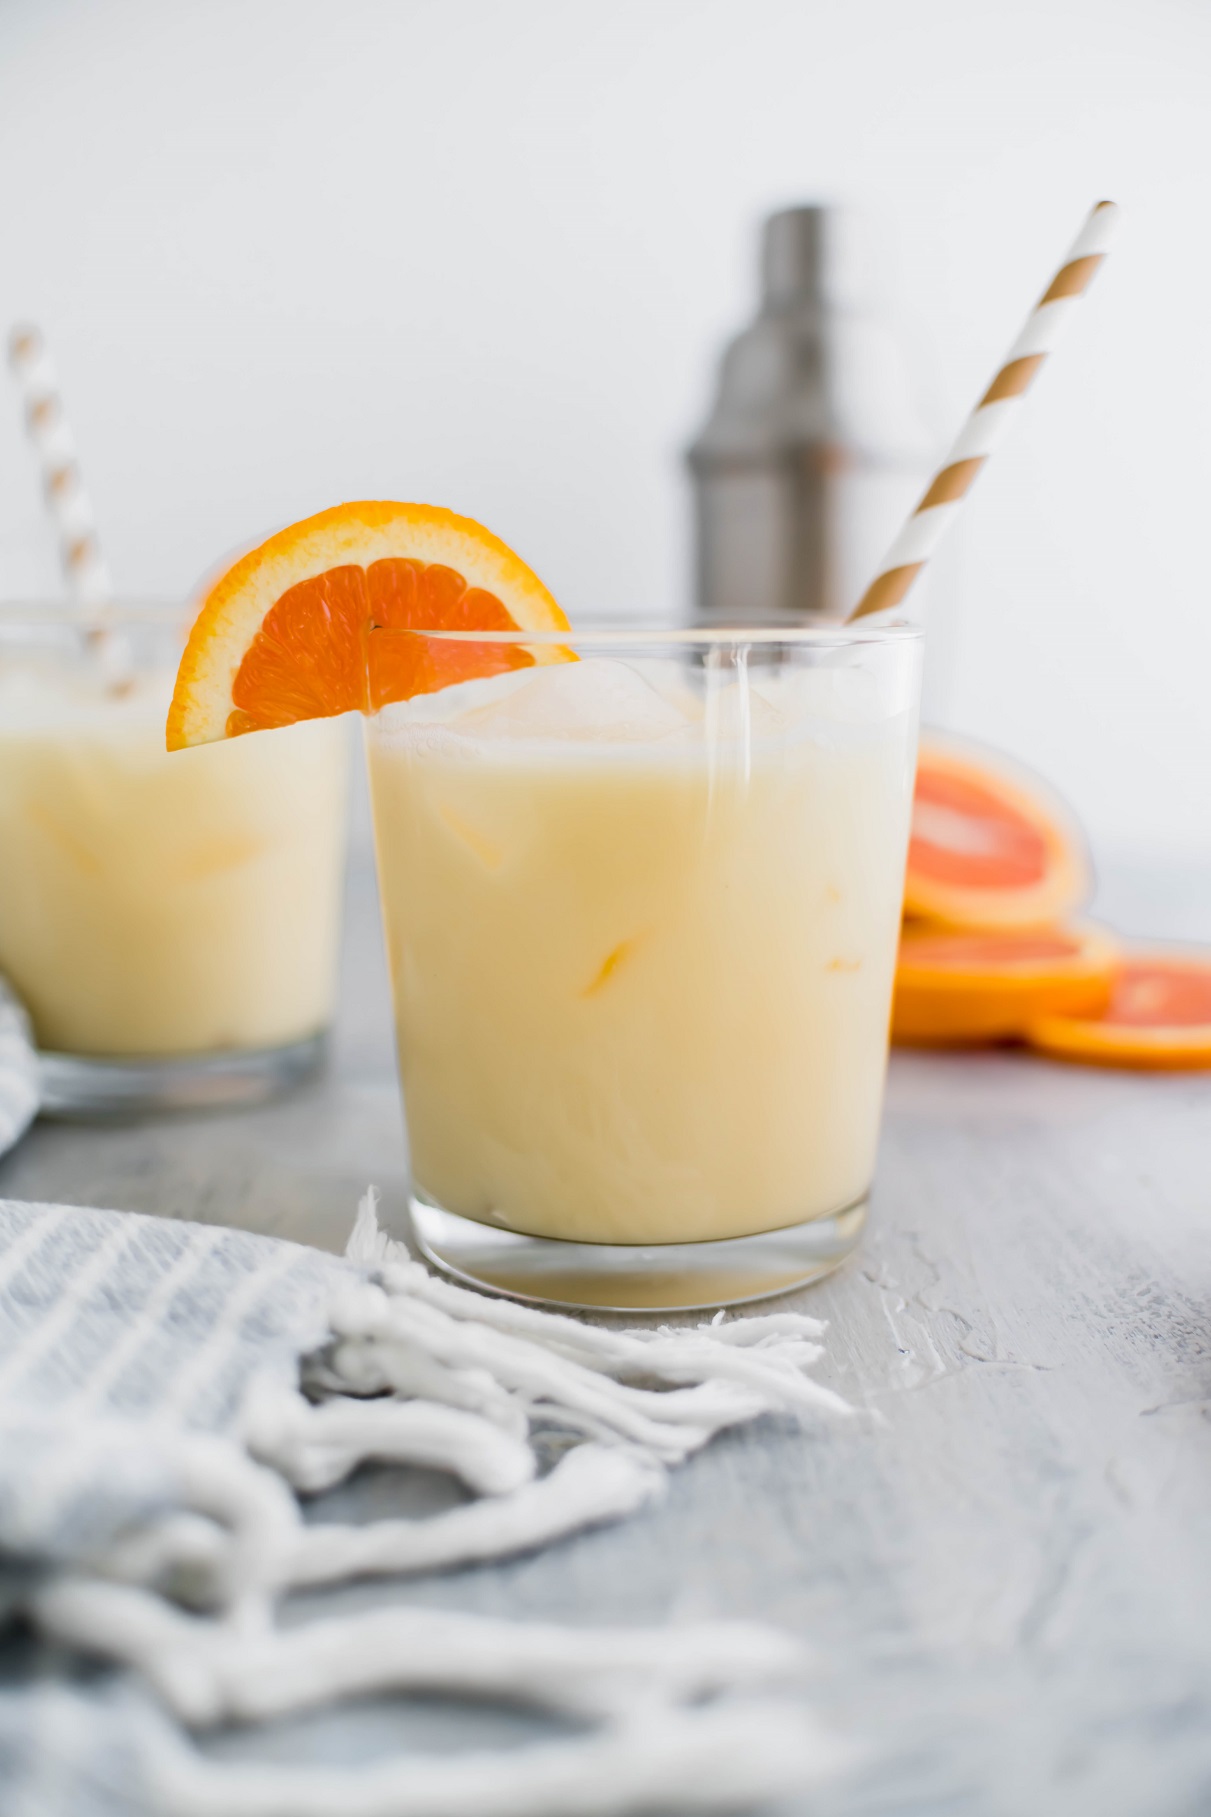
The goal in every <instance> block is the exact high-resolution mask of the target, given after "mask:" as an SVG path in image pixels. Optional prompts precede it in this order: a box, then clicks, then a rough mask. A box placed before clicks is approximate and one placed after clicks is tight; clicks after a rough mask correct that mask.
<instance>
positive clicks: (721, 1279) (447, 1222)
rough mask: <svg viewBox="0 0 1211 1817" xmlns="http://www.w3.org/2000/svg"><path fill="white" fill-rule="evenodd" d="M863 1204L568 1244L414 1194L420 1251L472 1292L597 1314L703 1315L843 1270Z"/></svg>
mask: <svg viewBox="0 0 1211 1817" xmlns="http://www.w3.org/2000/svg"><path fill="white" fill-rule="evenodd" d="M866 1206H867V1200H866V1198H865V1197H863V1198H861V1199H859V1200H857V1201H856V1203H854V1204H853V1205H847V1206H845V1208H844V1209H843V1210H841V1211H837V1212H834V1213H833V1214H832V1216H831V1217H826V1218H813V1219H812V1220H811V1222H810V1223H807V1224H792V1225H790V1226H789V1227H788V1228H787V1229H785V1230H769V1231H763V1232H762V1233H761V1234H760V1235H759V1236H751V1237H729V1238H727V1239H725V1240H723V1241H720V1242H711V1243H661V1244H656V1245H654V1246H653V1247H651V1248H639V1247H632V1246H631V1245H629V1244H623V1243H618V1244H615V1243H562V1242H557V1241H556V1240H555V1239H554V1238H551V1237H528V1236H521V1235H519V1234H518V1233H517V1232H516V1231H512V1230H500V1229H498V1228H497V1227H496V1226H495V1225H492V1224H478V1223H476V1222H474V1221H473V1220H472V1219H471V1218H462V1217H458V1216H456V1215H455V1214H454V1213H453V1212H450V1211H443V1209H442V1208H441V1206H440V1205H435V1204H433V1203H432V1202H431V1201H430V1200H427V1199H425V1198H424V1197H423V1196H421V1195H419V1194H416V1193H414V1194H413V1196H412V1199H411V1202H410V1210H411V1218H412V1229H413V1232H414V1234H415V1236H416V1241H417V1244H418V1246H419V1248H420V1249H421V1251H422V1253H423V1254H424V1255H425V1256H426V1257H427V1259H428V1260H429V1261H430V1262H433V1263H434V1264H435V1265H436V1266H437V1267H438V1268H440V1269H442V1271H443V1272H444V1273H445V1274H448V1275H452V1276H453V1277H454V1279H455V1280H458V1281H462V1282H464V1283H465V1284H466V1285H468V1286H471V1287H482V1288H486V1289H487V1290H488V1292H489V1293H500V1294H505V1295H507V1296H508V1297H509V1298H510V1299H514V1300H532V1301H534V1302H535V1303H537V1304H538V1305H542V1306H573V1307H579V1308H582V1309H583V1310H586V1311H589V1310H593V1311H598V1312H697V1311H706V1310H708V1309H710V1308H711V1307H714V1306H737V1305H740V1304H742V1303H743V1302H745V1301H747V1300H768V1299H771V1298H772V1297H773V1296H774V1295H775V1294H779V1293H790V1292H792V1291H793V1290H794V1289H795V1288H796V1287H806V1286H808V1285H809V1284H810V1283H811V1282H812V1281H818V1280H820V1279H821V1278H822V1277H823V1276H824V1275H826V1274H831V1273H832V1271H833V1269H834V1268H837V1267H839V1266H840V1264H841V1263H842V1262H843V1261H844V1260H845V1258H846V1256H847V1255H849V1253H850V1251H851V1250H853V1249H854V1248H855V1247H856V1246H857V1243H858V1239H859V1238H860V1236H861V1235H862V1228H863V1226H864V1224H865V1223H866Z"/></svg>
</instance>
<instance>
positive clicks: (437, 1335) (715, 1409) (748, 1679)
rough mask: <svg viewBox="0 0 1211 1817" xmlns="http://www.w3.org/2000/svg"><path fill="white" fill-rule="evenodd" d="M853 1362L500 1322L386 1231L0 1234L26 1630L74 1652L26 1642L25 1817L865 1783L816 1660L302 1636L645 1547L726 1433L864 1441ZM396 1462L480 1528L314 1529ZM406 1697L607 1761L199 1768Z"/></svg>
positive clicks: (11, 1227) (30, 1229)
mask: <svg viewBox="0 0 1211 1817" xmlns="http://www.w3.org/2000/svg"><path fill="white" fill-rule="evenodd" d="M821 1330H822V1328H821V1327H820V1326H819V1324H818V1322H817V1321H815V1320H812V1319H808V1318H805V1317H802V1316H801V1315H798V1314H791V1313H773V1314H765V1315H761V1316H756V1317H753V1318H749V1319H734V1320H731V1321H729V1322H727V1323H721V1322H715V1323H713V1324H711V1325H707V1326H701V1327H696V1328H689V1329H679V1330H677V1331H670V1330H667V1329H666V1330H660V1329H652V1328H648V1329H644V1330H640V1331H631V1332H625V1331H619V1330H614V1329H609V1330H607V1329H605V1328H603V1327H599V1326H590V1325H585V1324H581V1323H580V1322H578V1321H576V1320H573V1319H568V1318H562V1317H558V1316H555V1315H553V1314H549V1313H545V1312H541V1311H538V1310H536V1309H534V1308H529V1307H525V1306H520V1305H516V1304H513V1303H511V1302H508V1301H503V1300H489V1299H487V1298H485V1297H483V1296H480V1295H478V1294H474V1293H470V1292H467V1291H465V1290H464V1289H461V1288H458V1287H455V1286H453V1285H452V1284H450V1283H449V1282H445V1281H443V1280H440V1279H439V1278H437V1277H435V1276H433V1275H431V1274H430V1273H429V1272H428V1271H427V1270H426V1269H425V1268H424V1267H422V1266H421V1265H420V1264H419V1263H417V1262H415V1261H413V1260H412V1259H411V1258H410V1256H409V1255H408V1253H407V1251H406V1250H404V1249H402V1248H401V1247H400V1246H399V1245H396V1244H393V1243H390V1242H389V1241H388V1240H387V1239H385V1238H384V1237H383V1236H382V1235H381V1234H380V1233H379V1231H378V1229H377V1223H376V1219H375V1214H374V1205H373V1200H372V1198H369V1197H368V1199H367V1201H366V1202H365V1203H364V1204H363V1206H362V1208H361V1211H360V1212H359V1217H358V1222H357V1225H356V1227H355V1230H354V1235H353V1238H352V1239H351V1244H350V1253H349V1256H348V1258H347V1259H338V1258H336V1257H332V1256H326V1255H322V1254H320V1253H319V1252H317V1251H313V1250H309V1249H304V1248H301V1247H299V1246H297V1245H295V1244H291V1243H284V1242H279V1241H276V1240H274V1239H270V1238H265V1237H258V1236H254V1235H251V1234H248V1233H246V1232H241V1231H232V1230H226V1229H221V1228H217V1227H212V1226H201V1225H194V1224H187V1223H183V1222H174V1221H167V1220H162V1219H157V1218H149V1217H143V1216H136V1215H134V1214H131V1213H120V1212H110V1211H96V1210H88V1209H80V1208H69V1207H65V1206H52V1205H28V1204H22V1203H17V1202H13V1201H0V1622H3V1621H4V1620H5V1619H6V1618H7V1621H8V1629H7V1632H8V1634H9V1636H10V1637H13V1636H16V1635H17V1634H18V1633H19V1630H20V1628H21V1627H22V1626H25V1627H29V1626H32V1628H33V1630H34V1632H35V1633H36V1635H38V1636H39V1637H40V1643H39V1644H38V1645H35V1646H34V1649H33V1651H32V1652H28V1651H27V1653H26V1654H25V1655H23V1654H22V1652H21V1643H20V1642H19V1640H18V1639H17V1638H10V1643H9V1669H8V1671H7V1672H3V1673H0V1808H2V1809H3V1810H4V1811H5V1812H6V1813H10V1812H11V1813H18V1812H22V1813H28V1814H29V1817H103V1814H104V1817H153V1814H156V1813H164V1814H165V1817H212V1814H213V1817H220V1814H221V1817H275V1814H276V1817H287V1814H288V1817H348V1814H349V1813H351V1812H354V1811H356V1812H357V1813H358V1814H359V1817H438V1814H439V1813H440V1817H462V1814H463V1813H466V1817H543V1814H544V1813H547V1814H549V1817H576V1814H577V1813H580V1812H584V1813H588V1812H593V1813H595V1814H596V1817H608V1814H609V1813H618V1814H619V1817H622V1814H624V1813H627V1812H632V1811H640V1810H648V1809H667V1810H682V1809H684V1810H723V1809H732V1808H735V1807H737V1806H741V1805H745V1806H747V1805H751V1804H752V1803H753V1802H754V1801H759V1800H761V1799H763V1798H765V1797H767V1796H774V1795H778V1794H781V1793H782V1792H784V1791H786V1790H787V1789H788V1788H789V1787H792V1786H797V1785H799V1784H801V1783H802V1782H803V1780H804V1779H805V1778H807V1777H810V1776H811V1775H813V1774H817V1773H819V1772H821V1771H824V1770H826V1769H829V1768H831V1767H832V1765H834V1764H835V1759H836V1751H835V1749H834V1748H833V1747H832V1746H831V1744H830V1743H829V1742H828V1741H827V1739H825V1738H823V1737H821V1736H820V1735H819V1734H818V1733H816V1732H815V1730H814V1729H813V1728H812V1725H811V1722H810V1719H809V1716H808V1713H807V1712H806V1711H805V1709H804V1706H803V1704H802V1700H801V1697H800V1696H799V1694H798V1692H797V1690H796V1684H797V1678H798V1674H799V1672H800V1670H801V1664H802V1661H801V1656H800V1651H799V1648H798V1647H797V1645H795V1644H794V1643H793V1642H791V1641H790V1640H789V1639H788V1638H787V1637H786V1636H785V1635H782V1634H780V1633H777V1632H774V1631H771V1630H769V1629H766V1628H763V1627H758V1626H754V1625H750V1624H744V1623H716V1624H698V1625H695V1626H685V1627H672V1628H664V1629H659V1630H652V1631H634V1630H628V1629H625V1628H616V1627H612V1628H609V1629H606V1630H599V1631H589V1630H585V1629H572V1628H566V1627H559V1626H554V1625H548V1624H534V1623H513V1622H507V1621H501V1620H496V1619H491V1620H489V1619H486V1618H480V1617H473V1616H469V1615H466V1614H463V1613H458V1612H455V1611H442V1610H439V1609H433V1608H430V1607H427V1606H426V1607H407V1606H399V1605H395V1606H388V1607H377V1606H372V1607H369V1608H364V1609H361V1610H359V1612H358V1613H355V1614H348V1613H325V1612H324V1611H323V1607H322V1600H321V1602H320V1604H319V1605H318V1606H319V1613H318V1614H317V1613H314V1610H315V1609H316V1607H317V1605H316V1603H315V1602H314V1601H312V1602H311V1603H310V1604H309V1609H310V1610H311V1611H312V1614H311V1618H310V1619H309V1620H307V1621H302V1622H300V1621H298V1620H289V1619H288V1625H286V1624H281V1623H280V1619H279V1617H280V1611H281V1609H282V1605H283V1603H284V1602H285V1601H286V1599H287V1598H288V1597H289V1595H290V1592H291V1591H292V1590H294V1589H296V1588H298V1587H300V1586H312V1587H315V1586H323V1585H328V1584H337V1583H341V1582H344V1581H347V1580H349V1579H350V1578H353V1577H358V1576H368V1575H373V1574H384V1575H386V1574H390V1575H398V1574H401V1573H417V1572H422V1571H433V1570H449V1569H452V1568H456V1567H458V1566H459V1565H463V1564H466V1563H469V1562H473V1561H478V1560H482V1559H488V1558H497V1557H502V1556H504V1555H506V1554H509V1553H514V1552H518V1551H522V1550H526V1549H532V1548H534V1547H537V1546H541V1545H544V1544H547V1543H550V1542H552V1541H556V1540H559V1539H561V1538H564V1537H565V1536H567V1535H570V1534H572V1533H574V1532H576V1531H577V1530H579V1529H582V1528H585V1527H588V1526H592V1525H594V1524H597V1523H600V1522H603V1521H609V1520H616V1519H619V1518H621V1517H623V1516H625V1515H626V1514H628V1513H630V1512H632V1511H633V1510H635V1509H636V1508H638V1507H640V1506H642V1505H643V1504H645V1503H648V1502H651V1501H652V1500H653V1499H655V1498H656V1497H657V1496H659V1494H660V1493H661V1491H662V1489H663V1486H664V1483H665V1481H666V1478H667V1473H668V1470H669V1468H670V1467H672V1466H673V1465H675V1464H677V1463H678V1462H680V1461H681V1460H682V1459H684V1458H686V1457H687V1456H689V1455H690V1453H692V1452H693V1451H695V1450H696V1449H698V1448H699V1447H701V1446H702V1445H704V1444H706V1443H707V1442H708V1441H709V1440H710V1438H711V1437H712V1436H713V1435H714V1434H715V1433H716V1432H719V1431H720V1430H722V1429H723V1428H725V1427H727V1426H731V1425H735V1424H738V1423H741V1422H743V1421H746V1420H749V1419H753V1418H755V1417H757V1416H759V1415H761V1414H763V1413H782V1414H789V1415H795V1416H798V1417H800V1418H801V1419H813V1418H816V1417H819V1416H821V1415H825V1416H832V1415H843V1414H845V1413H846V1412H848V1409H847V1408H846V1406H845V1404H844V1403H843V1402H841V1401H840V1400H839V1399H838V1398H837V1397H836V1396H834V1395H832V1394H830V1393H829V1391H827V1390H826V1389H824V1388H823V1387H821V1385H820V1384H819V1383H817V1382H816V1381H814V1380H813V1378H812V1376H811V1374H810V1370H811V1367H812V1365H813V1364H814V1363H815V1362H816V1360H817V1359H818V1358H819V1356H820V1354H821V1347H820V1344H819V1341H818V1340H819V1337H820V1335H821ZM366 1459H376V1460H379V1461H382V1462H386V1463H389V1464H394V1465H398V1466H400V1467H403V1468H409V1467H415V1466H418V1465H419V1466H423V1467H425V1468H427V1469H439V1470H443V1471H446V1472H448V1473H450V1474H451V1475H453V1476H455V1477H456V1478H458V1479H459V1480H460V1482H461V1483H462V1485H463V1487H464V1488H465V1490H466V1491H467V1492H468V1499H467V1500H465V1501H463V1502H462V1503H460V1504H459V1505H457V1506H454V1507H452V1508H450V1509H447V1510H446V1511H444V1512H441V1513H437V1514H431V1515H428V1516H425V1517H421V1518H416V1519H389V1520H372V1521H368V1522H367V1523H365V1524H362V1525H345V1524H338V1523H334V1522H325V1521H323V1520H316V1519H310V1520H304V1518H303V1514H302V1509H301V1506H300V1499H299V1498H300V1496H305V1495H309V1494H313V1493H314V1492H316V1491H319V1490H323V1489H325V1488H327V1487H329V1486H331V1485H333V1484H335V1483H337V1482H339V1481H341V1480H342V1479H343V1478H345V1477H346V1476H348V1475H349V1474H350V1472H352V1471H353V1470H354V1469H355V1468H356V1467H357V1466H358V1465H359V1464H360V1463H362V1462H363V1461H364V1460H366ZM47 1643H50V1644H51V1647H52V1649H53V1650H52V1651H48V1650H47ZM28 1644H29V1643H26V1645H27V1648H28ZM23 1658H24V1659H25V1662H26V1665H27V1668H28V1669H27V1670H26V1671H25V1672H24V1674H23V1673H22V1671H21V1670H20V1667H21V1664H22V1660H23ZM48 1662H50V1663H48ZM76 1662H78V1663H76ZM97 1662H103V1665H104V1669H103V1670H101V1671H99V1672H98V1670H97V1669H96V1664H97ZM85 1665H87V1666H88V1670H87V1672H84V1673H83V1675H82V1669H83V1667H84V1666H85ZM384 1691H391V1692H398V1693H400V1694H408V1693H417V1692H421V1693H433V1692H434V1691H437V1692H441V1693H443V1694H447V1695H450V1694H452V1695H456V1696H457V1695H470V1696H474V1697H475V1698H477V1699H483V1698H485V1697H486V1698H494V1697H495V1698H500V1699H502V1700H504V1701H506V1702H508V1703H510V1704H516V1703H517V1702H518V1701H519V1700H520V1701H522V1702H529V1703H531V1704H533V1705H534V1706H535V1707H536V1708H538V1709H540V1710H543V1711H548V1712H551V1713H553V1714H555V1715H557V1716H564V1717H572V1718H574V1719H575V1720H576V1722H577V1724H579V1725H580V1727H579V1730H578V1732H577V1733H576V1734H575V1735H574V1736H573V1737H572V1738H571V1739H568V1738H566V1737H561V1738H560V1739H557V1740H553V1741H545V1742H542V1743H534V1744H532V1745H528V1746H523V1747H513V1748H508V1749H497V1750H492V1751H488V1752H476V1753H464V1754H458V1755H453V1756H452V1755H449V1754H448V1753H446V1754H436V1755H428V1754H425V1753H416V1752H410V1753H407V1754H403V1755H399V1756H396V1757H394V1758H390V1759H387V1760H382V1759H379V1760H376V1761H375V1762H374V1763H373V1764H371V1765H368V1766H364V1767H361V1768H358V1769H350V1768H347V1767H340V1768H336V1767H334V1768H332V1769H330V1770H317V1769H316V1768H315V1767H314V1766H307V1767H303V1766H283V1765H280V1764H268V1763H264V1762H260V1763H254V1762H250V1761H249V1760H247V1759H246V1758H244V1757H243V1755H241V1757H240V1758H239V1759H238V1760H237V1759H232V1758H229V1757H227V1756H223V1757H221V1758H220V1757H215V1756H213V1755H211V1754H209V1753H208V1752H206V1750H205V1749H204V1748H203V1747H199V1746H198V1745H197V1743H196V1742H195V1740H194V1736H195V1735H197V1734H200V1733H202V1732H205V1731H214V1730H217V1729H221V1728H223V1727H227V1726H230V1725H233V1724H255V1723H257V1722H260V1721H264V1720H267V1719H271V1718H279V1717H287V1716H290V1715H292V1714H294V1713H296V1712H299V1711H303V1710H306V1709H309V1708H312V1707H315V1706H318V1705H320V1704H323V1703H326V1702H329V1701H331V1700H333V1699H339V1698H342V1697H350V1696H354V1695H360V1694H365V1693H371V1692H378V1693H382V1692H384Z"/></svg>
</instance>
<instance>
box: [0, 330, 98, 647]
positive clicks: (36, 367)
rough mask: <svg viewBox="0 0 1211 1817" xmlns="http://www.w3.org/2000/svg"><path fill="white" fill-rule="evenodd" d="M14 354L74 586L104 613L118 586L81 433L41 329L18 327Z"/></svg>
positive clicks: (83, 601)
mask: <svg viewBox="0 0 1211 1817" xmlns="http://www.w3.org/2000/svg"><path fill="white" fill-rule="evenodd" d="M8 359H9V365H10V367H11V368H12V372H13V376H14V378H15V379H16V381H17V385H18V388H19V390H20V393H21V398H22V403H23V405H24V410H25V427H26V431H27V433H28V435H29V439H30V441H31V442H32V443H33V447H34V452H35V453H36V455H37V457H38V466H39V468H40V470H41V475H42V486H43V491H44V492H45V495H46V503H47V507H48V509H49V511H50V514H51V518H52V521H53V523H54V526H55V529H56V531H57V532H58V537H59V557H60V560H61V562H62V564H63V572H64V575H65V577H66V580H67V585H68V588H69V590H70V592H71V595H72V598H73V600H74V601H75V603H76V604H77V605H79V606H84V607H92V608H94V609H95V610H97V611H98V612H100V611H101V610H103V608H104V607H105V606H107V605H109V604H110V602H111V600H112V598H113V586H112V583H111V581H110V578H109V569H108V568H107V566H106V564H105V557H104V555H103V554H102V553H101V544H100V542H99V540H98V538H97V525H96V519H95V518H94V516H93V509H92V502H91V500H90V499H89V496H88V493H87V491H86V489H85V486H84V480H83V477H82V475H81V473H80V463H79V461H78V459H77V458H76V443H75V438H74V437H73V435H72V432H71V426H70V424H69V423H68V420H67V417H66V414H65V412H64V409H63V400H62V398H61V397H60V395H59V381H58V377H57V374H56V372H55V366H54V362H53V360H52V359H51V357H50V354H49V353H48V351H47V347H46V342H45V340H44V339H43V337H42V334H41V332H40V330H39V329H37V328H34V327H32V326H22V327H19V328H14V329H13V331H12V333H11V334H10V336H9V341H8Z"/></svg>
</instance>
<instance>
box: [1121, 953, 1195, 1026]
mask: <svg viewBox="0 0 1211 1817" xmlns="http://www.w3.org/2000/svg"><path fill="white" fill-rule="evenodd" d="M1100 1020H1101V1021H1102V1022H1108V1023H1113V1024H1115V1025H1116V1026H1117V1027H1120V1028H1211V963H1208V962H1206V961H1204V962H1202V963H1199V962H1197V961H1194V962H1191V961H1185V962H1180V961H1169V962H1167V963H1166V962H1159V961H1156V960H1153V961H1151V962H1149V963H1143V962H1141V961H1139V960H1128V962H1127V964H1126V965H1125V966H1124V967H1123V969H1122V971H1121V972H1120V974H1119V978H1118V982H1117V983H1116V985H1115V987H1114V994H1113V996H1112V997H1111V999H1110V1008H1109V1009H1108V1010H1107V1011H1106V1014H1105V1015H1104V1016H1102V1017H1101V1018H1100Z"/></svg>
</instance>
